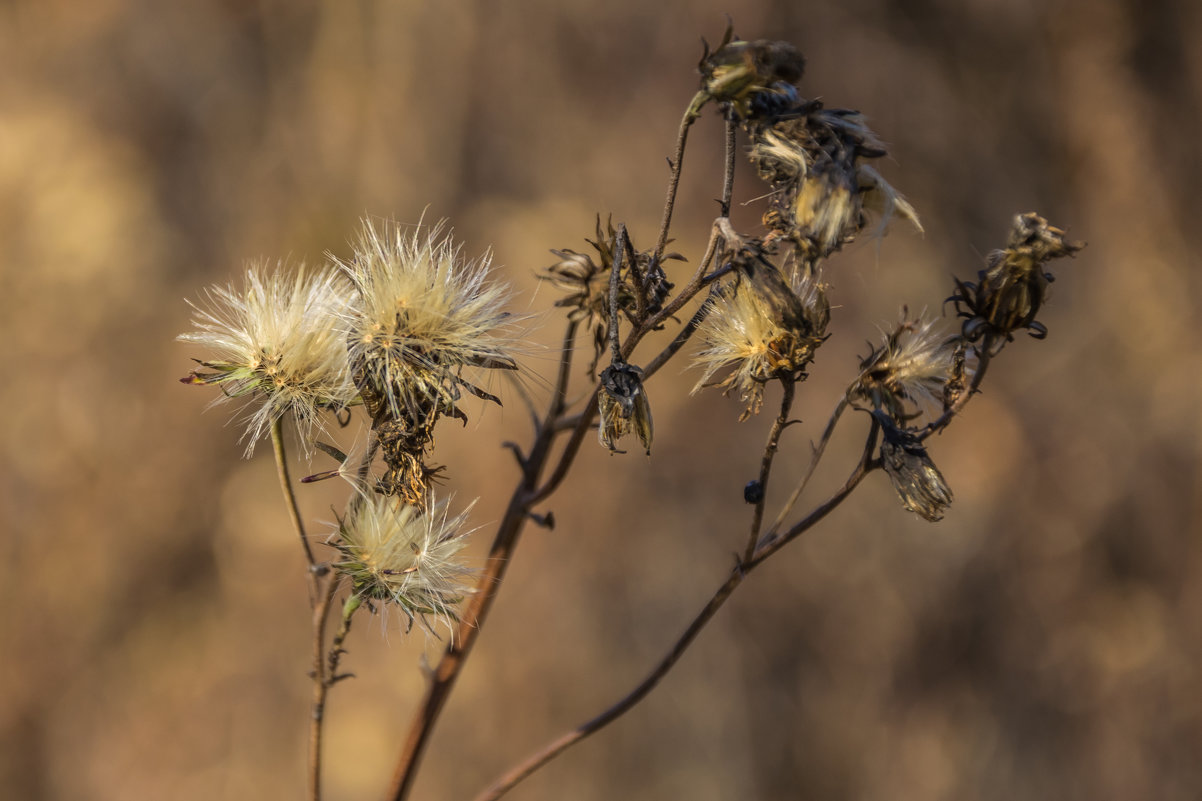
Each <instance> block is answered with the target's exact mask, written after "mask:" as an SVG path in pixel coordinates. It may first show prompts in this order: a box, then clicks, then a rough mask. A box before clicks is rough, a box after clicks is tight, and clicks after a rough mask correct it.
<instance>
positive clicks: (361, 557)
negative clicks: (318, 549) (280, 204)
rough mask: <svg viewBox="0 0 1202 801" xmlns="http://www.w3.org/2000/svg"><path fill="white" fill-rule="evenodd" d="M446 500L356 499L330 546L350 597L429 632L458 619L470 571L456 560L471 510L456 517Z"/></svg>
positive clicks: (373, 495)
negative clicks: (391, 610) (397, 613)
mask: <svg viewBox="0 0 1202 801" xmlns="http://www.w3.org/2000/svg"><path fill="white" fill-rule="evenodd" d="M448 503H449V501H447V500H443V501H439V502H434V501H429V502H427V503H425V504H422V505H420V506H414V505H412V504H407V503H404V502H403V501H401V500H400V499H398V498H390V497H387V496H383V495H376V494H372V493H368V494H363V495H360V496H359V497H357V498H356V499H355V503H354V504H352V509H351V514H350V515H349V516H348V517H347V518H346V519H345V520H343V521H341V524H340V525H339V528H338V532H337V534H336V536H335V538H334V539H333V541H332V543H331V544H332V545H334V547H336V548H337V549H338V550H339V552H340V553H341V557H342V558H341V559H340V560H339V561H338V562H337V563H336V564H335V567H336V568H337V570H338V571H339V572H340V573H342V574H343V575H345V576H347V578H349V579H350V581H351V587H352V590H353V591H354V592H355V594H357V595H359V596H361V597H363V598H364V599H366V600H368V601H382V602H384V603H389V604H395V605H396V606H397V607H399V608H400V609H401V611H402V612H404V614H405V615H406V616H407V617H408V618H409V622H410V625H412V624H413V622H414V621H417V622H418V623H419V624H420V625H421V626H422V627H423V628H425V629H426V630H427V631H428V632H430V633H433V631H434V624H436V623H443V624H445V625H447V626H448V628H449V627H450V622H451V621H454V620H457V619H458V617H457V614H456V611H455V606H456V605H457V604H458V603H459V602H460V601H461V600H462V599H463V597H464V596H465V595H466V594H468V593H470V592H471V587H470V585H469V584H468V583H467V582H466V581H465V579H466V578H467V577H468V576H470V575H472V573H473V571H472V570H471V569H470V568H468V567H466V566H465V565H464V564H462V563H461V562H460V561H458V558H459V555H460V551H461V550H463V547H464V545H465V544H466V543H465V538H466V537H467V535H468V533H470V532H468V531H467V530H465V529H464V528H463V524H464V522H465V520H466V519H467V515H468V512H470V510H471V508H470V507H469V508H468V509H467V510H464V511H463V512H462V513H460V514H459V515H457V516H455V517H451V516H450V515H449V514H448V511H447V507H448Z"/></svg>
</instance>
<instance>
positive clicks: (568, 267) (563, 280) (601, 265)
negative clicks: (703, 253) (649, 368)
mask: <svg viewBox="0 0 1202 801" xmlns="http://www.w3.org/2000/svg"><path fill="white" fill-rule="evenodd" d="M617 240H618V234H617V230H616V229H615V228H614V226H613V220H609V221H607V222H606V226H605V228H602V227H601V217H600V216H599V215H598V217H597V234H596V239H589V240H586V241H588V243H589V244H590V245H592V246H593V249H594V250H596V251H597V258H598V261H593V258H592V257H591V256H590V255H588V254H585V253H577V252H576V251H574V250H570V249H567V248H565V249H563V250H552V251H551V252H552V253H554V254H555V255H556V256H558V257H559V259H560V261H558V262H556V263H555V264H553V265H551V266H550V267H548V268H547V273H548V275H546V276H544V279H545V280H546V281H548V282H550V283H551V285H552V286H554V287H555V288H557V289H560V290H563V291H564V292H566V293H567V295H566V296H565V297H563V298H560V299H559V300H557V301H556V302H555V305H556V306H559V307H566V308H568V309H570V311H569V312H568V319H569V320H575V321H578V322H582V323H583V324H584V325H585V327H587V328H588V330H589V331H590V332H591V333H592V335H593V361H592V363H591V364H590V366H589V372H590V373H592V372H595V371H596V369H597V362H598V361H599V360H600V358H601V354H602V353H604V352H605V347H606V344H607V342H608V340H609V324H610V323H609V316H610V308H609V288H610V272H611V271H612V270H613V265H614V261H615V257H616V255H617V254H616V253H615V249H616V248H617V246H618V245H617ZM669 259H673V260H678V261H683V260H684V257H683V256H681V255H680V254H678V253H669V254H667V255H665V256H664V257H663V260H664V261H667V260H669ZM621 263H622V265H623V267H624V269H623V271H622V272H623V274H622V275H620V276H619V284H618V308H619V310H620V311H621V312H622V313H623V314H625V315H626V316H627V317H628V318H631V319H634V318H635V317H637V315H638V314H639V311H640V296H641V302H642V305H643V308H642V313H643V314H644V315H647V314H655V313H656V312H658V311H660V310H661V309H662V308H663V304H664V300H666V299H667V297H668V294H669V293H670V292H671V291H672V287H673V285H672V283H671V282H670V281H668V277H667V275H666V274H665V273H664V270H663V267H662V266H661V265H660V264H658V263H656V262H655V260H654V258H653V255H652V253H651V252H650V251H646V252H644V251H639V250H636V249H635V248H634V246H633V245H631V244H630V243H629V241H628V242H627V252H626V253H625V254H624V256H623V258H622V260H621Z"/></svg>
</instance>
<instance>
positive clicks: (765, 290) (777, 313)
mask: <svg viewBox="0 0 1202 801" xmlns="http://www.w3.org/2000/svg"><path fill="white" fill-rule="evenodd" d="M735 261H736V263H737V264H738V266H739V274H740V280H739V281H738V282H737V283H735V284H733V285H727V286H725V287H723V288H722V289H721V290H719V291H717V292H715V293H714V296H712V297H711V298H710V299H709V300H708V301H707V303H709V304H710V310H709V314H708V315H707V316H706V318H705V321H704V322H703V323H702V325H701V328H700V330H699V332H698V336H699V337H700V339H701V343H702V349H701V351H700V352H699V353H698V354H697V356H696V358H695V359H694V360H693V364H694V365H696V366H698V367H700V368H701V369H702V375H701V380H700V381H698V382H697V385H696V386H695V387H693V392H697V391H699V390H700V389H701V388H702V387H706V386H711V385H716V386H718V387H721V388H722V390H723V392H724V394H729V393H730V392H731V391H736V392H737V393H738V397H739V400H740V401H742V402H743V403H744V404H745V408H744V411H743V414H742V416H741V417H740V418H739V419H740V420H746V419H747V418H748V417H750V416H751V415H752V414H756V413H758V412H759V410H760V406H761V405H762V403H763V395H764V385H765V384H766V383H767V382H768V381H771V380H772V379H774V378H783V377H789V378H790V379H792V380H800V379H802V378H804V377H805V369H806V367H807V366H808V365H809V363H810V362H811V361H813V359H814V354H815V352H816V351H817V350H818V346H819V345H821V344H822V342H823V341H824V340H825V339H826V327H827V325H828V324H829V322H830V304H829V303H828V302H827V299H826V285H825V284H823V283H822V282H821V281H820V280H819V279H818V278H817V277H815V276H812V275H809V274H807V273H805V272H803V271H800V270H795V271H794V273H793V276H792V280H788V281H787V280H786V279H785V278H784V276H783V275H781V273H780V271H779V270H778V269H777V268H776V266H775V265H773V264H771V263H770V262H768V261H767V260H766V259H765V258H764V257H763V253H762V251H760V250H759V249H758V243H754V242H751V243H750V244H749V245H748V246H747V247H745V248H744V249H742V250H741V251H740V253H739V254H737V255H736V257H735ZM727 369H729V371H730V372H729V374H728V375H727V376H726V377H725V378H724V379H722V380H721V381H718V382H713V383H711V379H713V377H714V376H715V375H717V374H718V373H719V372H721V371H723V370H727Z"/></svg>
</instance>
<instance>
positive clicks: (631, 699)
mask: <svg viewBox="0 0 1202 801" xmlns="http://www.w3.org/2000/svg"><path fill="white" fill-rule="evenodd" d="M877 433H878V428H877V426H876V424H875V423H874V424H873V428H872V431H871V432H870V434H869V436H868V441H867V442H866V443H865V448H864V453H863V455H862V456H861V457H860V461H859V463H858V464H857V465H856V467H855V469H854V470H853V471H852V473H851V475H850V476H848V478H847V481H846V482H844V484H843V486H842V487H840V488H839V489H838V490H837V491H836V492H835V493H834V494H833V495H832V496H831V497H830V498H828V499H827V500H826V501H825V502H824V503H822V504H821V505H819V506H818V507H816V508H815V509H814V510H813V511H812V512H811V513H810V514H809V515H808V516H807V517H806V518H805V519H804V520H802V521H801V522H800V523H798V524H797V526H795V527H794V528H793V529H790V530H789V532H788V533H787V534H786V535H785V537H783V538H781V539H780V540H778V541H776V542H775V543H773V544H771V545H770V546H768V547H765V548H761V549H760V550H758V551H757V552H756V554H755V556H753V557H752V558H751V559H749V560H747V561H745V562H743V563H741V564H739V565H736V566H735V568H734V569H733V570H732V571H731V573H730V575H729V576H728V577H727V578H726V581H724V582H723V583H722V585H721V586H720V587H718V589H717V591H716V592H715V593H714V594H713V596H711V598H710V599H709V601H708V602H706V604H705V606H703V607H702V608H701V611H700V612H698V613H697V616H696V617H695V618H693V622H692V623H690V624H689V626H688V628H686V629H685V631H684V633H683V634H681V636H680V637H679V639H677V640H676V642H675V643H673V644H672V646H671V648H669V649H668V651H667V653H666V654H665V655H664V656H663V658H662V659H660V661H659V663H658V664H657V665H656V666H655V667H654V668H653V669H652V670H651V672H650V673H648V674H647V676H646V678H644V679H643V680H642V681H641V682H640V683H639V684H638V685H637V686H636V687H635V688H634V689H633V690H631V691H630V692H629V693H627V694H626V696H624V697H623V698H622V699H621V700H619V701H618V702H617V703H616V704H614V705H613V706H611V707H609V708H608V709H606V710H605V711H604V712H602V713H601V714H599V715H597V716H596V717H594V718H592V719H591V720H588V721H586V722H584V723H582V724H580V725H579V726H577V727H576V728H575V729H573V730H571V731H569V732H567V733H565V734H562V735H560V736H559V737H557V738H556V739H554V740H552V741H551V742H550V743H548V744H547V745H546V746H544V747H543V748H541V749H540V750H539V751H537V752H536V753H534V754H532V755H531V756H530V757H528V758H527V759H525V760H523V761H522V762H521V763H519V764H518V765H515V766H514V767H513V768H512V769H510V770H509V771H507V772H506V773H505V774H504V775H503V776H501V777H500V778H499V779H497V781H496V782H494V783H493V785H492V786H491V787H489V788H488V789H487V790H485V791H484V792H482V793H480V794H479V795H478V796H476V798H475V801H496V799H498V798H500V797H501V796H503V795H505V793H507V792H509V790H511V789H513V788H514V787H515V786H516V785H517V784H518V783H520V782H521V781H523V780H524V779H526V778H527V777H529V776H530V775H531V774H533V773H534V772H535V771H537V770H538V769H539V768H541V767H542V766H543V765H545V764H547V763H548V762H550V761H551V760H552V759H554V758H555V757H557V756H559V755H560V754H561V753H563V752H564V751H566V750H567V749H568V748H570V747H571V746H573V745H575V744H576V743H578V742H580V741H581V740H583V739H585V738H586V737H588V736H589V735H591V734H594V733H595V732H597V731H599V730H600V729H603V728H605V727H606V726H608V725H609V724H610V723H613V722H614V721H615V720H617V719H618V718H620V717H621V716H622V715H624V714H625V713H626V712H628V711H630V710H631V709H632V708H634V707H635V706H636V705H637V704H638V703H639V702H640V701H642V700H643V699H644V698H646V697H647V695H648V694H649V693H650V692H651V691H652V690H653V689H655V687H656V686H657V685H658V684H659V683H660V681H661V680H662V679H663V678H664V676H666V675H667V674H668V671H670V670H671V669H672V667H673V666H674V665H675V664H676V663H677V662H678V661H679V660H680V657H681V656H683V655H684V652H685V651H686V650H688V648H689V646H690V645H692V643H693V641H694V640H695V639H696V638H697V635H698V634H700V633H701V630H702V629H704V628H705V626H706V624H707V623H709V621H710V620H711V619H712V618H713V617H714V615H715V614H716V613H717V612H718V610H719V609H721V608H722V605H723V604H724V603H726V600H727V599H728V598H730V596H731V595H732V594H733V593H734V591H735V590H736V589H737V588H738V586H739V585H740V584H742V583H743V580H744V579H746V578H747V576H748V575H750V573H751V571H752V570H753V569H755V567H757V566H758V565H760V564H762V563H763V562H764V560H766V559H767V558H768V557H769V556H771V555H772V554H774V553H776V552H777V551H778V550H780V548H782V547H783V546H784V545H785V544H786V543H788V542H791V541H792V540H794V539H796V538H797V537H798V536H800V535H801V534H802V533H803V532H805V531H807V530H808V529H810V528H811V527H813V526H814V525H815V524H817V523H818V522H819V521H820V520H822V519H823V518H824V517H826V516H827V515H828V514H830V512H831V511H833V510H834V509H835V508H836V507H838V506H839V504H841V503H842V502H843V501H844V500H845V499H846V498H847V496H848V495H850V494H851V493H852V491H853V490H854V489H855V488H856V487H857V486H859V484H860V482H861V481H862V480H863V479H864V476H866V475H867V474H868V472H869V471H870V469H871V465H872V453H873V451H874V450H875V447H876V439H877Z"/></svg>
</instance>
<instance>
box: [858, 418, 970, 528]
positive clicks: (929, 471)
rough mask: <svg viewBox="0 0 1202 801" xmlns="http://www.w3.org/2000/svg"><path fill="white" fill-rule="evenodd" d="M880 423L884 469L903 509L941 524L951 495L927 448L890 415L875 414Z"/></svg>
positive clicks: (949, 503) (882, 465) (950, 501)
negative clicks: (882, 434)
mask: <svg viewBox="0 0 1202 801" xmlns="http://www.w3.org/2000/svg"><path fill="white" fill-rule="evenodd" d="M874 416H875V417H876V418H877V420H878V422H880V423H881V429H882V431H883V432H884V439H883V440H882V442H881V467H883V468H884V470H885V472H886V473H888V474H889V480H890V481H891V482H893V489H894V491H896V492H897V497H899V498H901V502H902V505H903V506H905V507H906V509H908V510H910V511H911V512H914V513H915V514H917V515H919V516H920V517H922V518H924V519H926V520H930V521H935V520H942V519H943V513H944V512H945V511H947V508H948V507H949V506H951V503H952V491H951V488H949V487H948V485H947V481H945V480H944V478H943V474H942V473H940V472H939V468H937V467H935V463H934V462H932V461H931V457H930V456H928V455H927V450H926V448H924V447H923V445H922V443H921V442H920V441H919V440H918V439H917V437H915V436H914V434H913V433H911V432H909V431H907V430H905V429H902V428H898V427H897V426H896V425H894V423H893V421H892V420H890V419H889V417H888V416H887V415H885V414H884V413H881V412H874Z"/></svg>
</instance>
